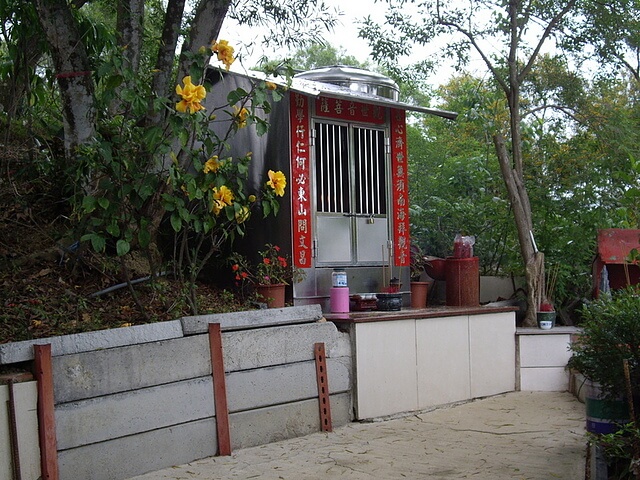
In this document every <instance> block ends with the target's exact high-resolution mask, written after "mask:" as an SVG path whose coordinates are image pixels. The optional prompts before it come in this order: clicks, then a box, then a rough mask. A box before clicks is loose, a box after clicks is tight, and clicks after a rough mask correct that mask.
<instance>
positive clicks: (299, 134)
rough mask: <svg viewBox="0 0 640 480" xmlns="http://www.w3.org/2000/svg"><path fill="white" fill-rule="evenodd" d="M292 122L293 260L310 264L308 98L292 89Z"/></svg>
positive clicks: (304, 265) (297, 264) (298, 265)
mask: <svg viewBox="0 0 640 480" xmlns="http://www.w3.org/2000/svg"><path fill="white" fill-rule="evenodd" d="M289 108H290V111H289V114H290V117H291V120H290V125H291V127H290V128H291V211H292V217H293V218H292V222H293V224H292V228H293V261H294V263H295V266H296V267H300V268H310V267H311V242H312V231H311V199H310V195H311V187H310V176H309V172H310V170H309V168H310V167H309V159H310V158H311V154H310V151H309V137H310V135H309V128H310V123H309V99H308V98H307V97H306V96H304V95H301V94H299V93H292V96H291V104H290V107H289Z"/></svg>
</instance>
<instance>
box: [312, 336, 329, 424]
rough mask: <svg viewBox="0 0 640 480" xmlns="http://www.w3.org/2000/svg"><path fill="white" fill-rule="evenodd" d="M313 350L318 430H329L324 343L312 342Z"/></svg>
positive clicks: (327, 384) (327, 385)
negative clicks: (316, 388)
mask: <svg viewBox="0 0 640 480" xmlns="http://www.w3.org/2000/svg"><path fill="white" fill-rule="evenodd" d="M313 350H314V354H315V358H316V379H317V381H318V401H319V402H320V430H321V431H323V432H331V431H333V427H332V425H331V402H330V399H329V380H328V378H327V359H326V357H325V350H324V343H316V344H314V346H313Z"/></svg>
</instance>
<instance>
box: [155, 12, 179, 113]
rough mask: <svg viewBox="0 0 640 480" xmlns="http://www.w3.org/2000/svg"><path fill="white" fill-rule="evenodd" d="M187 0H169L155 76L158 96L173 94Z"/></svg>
mask: <svg viewBox="0 0 640 480" xmlns="http://www.w3.org/2000/svg"><path fill="white" fill-rule="evenodd" d="M184 4H185V0H169V2H168V4H167V10H166V13H165V16H164V28H163V29H162V38H161V39H160V48H159V49H158V58H157V59H156V68H155V72H156V73H155V75H154V77H153V85H152V89H153V92H154V93H155V94H156V96H157V97H168V96H170V95H171V94H172V91H171V90H170V89H169V85H170V84H171V83H174V82H172V80H173V61H174V59H175V56H176V55H175V51H176V46H177V44H178V36H179V33H180V25H181V23H182V16H183V14H184ZM152 123H155V124H157V123H158V118H157V117H154V118H153V119H152Z"/></svg>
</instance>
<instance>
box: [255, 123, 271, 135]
mask: <svg viewBox="0 0 640 480" xmlns="http://www.w3.org/2000/svg"><path fill="white" fill-rule="evenodd" d="M256 120H257V122H256V133H257V134H258V136H259V137H261V136H262V135H264V134H265V133H267V131H268V130H269V124H268V123H267V122H265V121H264V120H260V119H256Z"/></svg>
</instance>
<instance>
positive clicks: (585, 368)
mask: <svg viewBox="0 0 640 480" xmlns="http://www.w3.org/2000/svg"><path fill="white" fill-rule="evenodd" d="M581 313H582V319H583V321H582V323H581V327H582V335H581V336H580V338H579V340H578V341H577V342H574V343H573V344H572V345H571V352H572V357H571V359H570V360H569V367H571V368H573V369H575V370H577V371H579V372H580V373H582V374H583V375H584V376H585V377H586V378H588V379H589V380H591V381H593V382H595V383H598V384H599V385H600V387H601V389H602V392H603V394H604V395H606V396H607V397H610V398H615V397H618V396H620V395H621V394H624V393H625V391H626V388H625V373H624V360H626V361H627V362H628V364H629V366H630V367H631V370H632V373H633V371H634V370H638V368H637V367H640V296H639V295H638V292H637V290H636V289H635V288H633V287H629V288H626V289H622V290H618V291H614V292H613V293H612V296H611V298H602V299H599V300H596V301H594V302H591V303H590V304H588V305H585V306H584V307H583V309H582V312H581ZM632 377H635V375H632ZM632 380H634V387H635V386H637V385H636V384H637V383H638V382H637V381H635V380H636V379H635V378H632Z"/></svg>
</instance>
